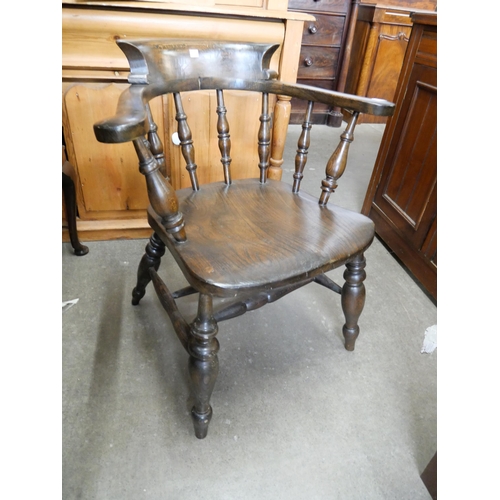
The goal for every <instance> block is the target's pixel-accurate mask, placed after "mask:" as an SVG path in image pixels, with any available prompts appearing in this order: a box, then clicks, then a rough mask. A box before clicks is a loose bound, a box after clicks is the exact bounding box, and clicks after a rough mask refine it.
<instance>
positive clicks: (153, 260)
mask: <svg viewBox="0 0 500 500" xmlns="http://www.w3.org/2000/svg"><path fill="white" fill-rule="evenodd" d="M164 254H165V243H163V241H161V239H160V238H159V236H158V235H157V234H156V233H153V235H152V236H151V238H150V239H149V243H148V244H147V245H146V253H145V254H144V255H143V256H142V259H141V262H140V263H139V268H138V269H137V285H136V286H135V288H134V289H133V290H132V305H134V306H136V305H137V304H139V301H140V300H141V299H142V297H144V294H145V293H146V287H147V286H148V283H149V282H150V281H151V276H150V275H149V268H150V267H154V268H155V270H156V271H157V270H158V268H159V267H160V262H161V258H162V257H163V255H164Z"/></svg>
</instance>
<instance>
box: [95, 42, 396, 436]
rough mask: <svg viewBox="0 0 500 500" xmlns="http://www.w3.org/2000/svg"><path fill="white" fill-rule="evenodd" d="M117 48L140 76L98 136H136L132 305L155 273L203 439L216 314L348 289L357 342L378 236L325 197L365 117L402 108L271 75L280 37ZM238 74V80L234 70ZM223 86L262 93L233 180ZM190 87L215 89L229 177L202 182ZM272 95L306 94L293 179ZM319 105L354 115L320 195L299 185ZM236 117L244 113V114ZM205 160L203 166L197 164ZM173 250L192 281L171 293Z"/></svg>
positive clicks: (349, 329) (350, 335)
mask: <svg viewBox="0 0 500 500" xmlns="http://www.w3.org/2000/svg"><path fill="white" fill-rule="evenodd" d="M118 43H119V45H120V46H121V47H122V48H124V49H125V50H124V51H125V53H126V54H127V56H128V57H129V59H130V62H131V64H130V65H131V68H132V71H131V81H132V82H134V83H133V84H132V85H131V87H130V88H129V89H127V90H125V91H124V93H123V94H122V96H121V97H120V100H119V104H118V109H117V113H116V115H115V116H114V117H113V118H110V119H108V120H105V121H103V122H99V123H97V124H95V126H94V131H95V134H96V137H97V138H98V139H99V140H100V141H101V142H108V143H114V142H127V141H132V142H133V144H134V146H135V150H136V153H137V156H138V158H139V170H140V172H141V173H142V174H143V175H144V176H145V177H146V185H147V191H148V197H149V200H150V206H149V208H148V221H149V224H150V226H151V228H152V229H153V231H154V233H153V235H152V237H151V239H150V241H149V243H148V244H147V246H146V252H145V254H144V256H143V258H142V260H141V262H140V264H139V269H138V273H137V285H136V287H135V288H134V290H133V292H132V304H134V305H137V304H138V303H139V302H140V300H141V298H142V297H143V296H144V293H145V290H146V287H147V285H148V284H149V282H150V281H151V280H152V281H153V285H154V288H155V291H156V293H157V295H158V298H159V300H160V303H161V304H162V306H163V308H164V309H165V310H166V312H167V314H168V316H169V318H170V320H171V323H172V326H173V328H174V331H175V332H176V334H177V336H178V338H179V340H180V342H181V344H182V346H183V347H184V348H185V350H186V351H187V353H188V354H189V361H188V369H189V377H190V384H191V398H192V402H193V406H192V410H191V417H192V420H193V425H194V429H195V435H196V437H198V438H200V439H202V438H204V437H205V436H206V435H207V432H208V425H209V422H210V420H211V418H212V407H211V405H210V396H211V394H212V391H213V388H214V385H215V381H216V378H217V373H218V367H219V362H218V358H217V352H218V350H219V343H218V341H217V339H216V335H217V332H218V323H219V322H220V321H223V320H226V319H229V318H234V317H236V316H239V315H241V314H244V313H246V312H247V311H251V310H254V309H258V308H260V307H263V306H264V305H266V304H268V303H270V302H274V301H275V300H278V299H280V298H281V297H283V296H285V295H287V294H288V293H291V292H293V291H294V290H296V289H298V288H300V287H302V286H304V285H306V284H308V283H311V282H316V283H318V284H320V285H322V286H324V287H326V288H327V289H329V290H331V291H333V292H335V293H338V294H340V295H341V306H342V310H343V312H344V316H345V324H344V326H343V328H342V333H343V336H344V339H345V348H346V349H347V350H353V349H354V346H355V341H356V338H357V337H358V335H359V325H358V321H359V317H360V314H361V312H362V310H363V306H364V302H365V287H364V284H363V282H364V280H365V277H366V273H365V271H364V268H365V264H366V261H365V257H364V252H365V251H366V250H367V249H368V247H369V246H370V244H371V242H372V240H373V238H374V234H375V232H374V224H373V222H372V221H371V220H370V219H369V218H367V217H365V216H364V215H361V214H359V213H355V212H352V211H350V210H346V209H344V208H341V207H338V206H335V205H334V204H331V203H330V204H328V201H329V198H330V197H331V195H332V194H333V193H334V191H335V189H336V188H337V184H338V180H339V179H340V177H341V176H342V174H343V173H344V170H345V168H346V164H347V157H348V151H349V145H350V143H351V142H352V141H353V139H354V128H355V125H356V121H357V117H358V115H359V114H360V113H362V112H371V113H375V114H380V115H390V114H391V113H392V111H393V108H394V106H393V104H392V103H390V102H387V101H384V100H377V99H367V98H363V97H357V96H351V95H347V94H343V93H339V92H333V91H327V90H324V89H317V88H314V87H310V86H304V85H295V84H288V83H284V82H280V81H277V80H275V79H274V78H275V77H276V75H275V73H273V72H272V71H270V70H269V62H270V60H271V57H272V54H273V52H274V51H275V50H276V48H277V47H276V45H272V44H245V43H240V44H235V43H231V44H221V43H217V42H208V41H207V42H202V43H200V42H193V41H186V42H181V43H180V42H178V41H175V42H172V41H168V40H160V41H147V42H134V41H129V42H121V41H120V42H118ZM193 56H194V57H193ZM191 58H193V61H191V60H190V59H191ZM216 64H217V65H218V66H217V67H214V65H216ZM233 72H235V73H236V74H237V78H232V77H231V74H232V73H233ZM226 89H231V90H242V91H248V90H251V91H259V92H260V93H261V94H262V100H261V114H260V118H259V121H260V125H259V128H258V133H256V134H255V137H248V138H247V139H248V141H247V142H250V143H251V142H253V148H254V149H255V150H257V152H258V161H257V162H256V164H255V176H256V178H253V179H236V180H234V179H232V178H231V176H230V170H229V163H231V168H233V167H236V168H237V167H238V165H237V162H233V161H231V158H230V151H231V148H232V146H233V144H232V142H233V141H232V139H231V134H230V127H231V123H230V120H229V119H228V115H229V113H228V112H227V110H226V103H225V101H224V92H225V90H226ZM194 90H200V91H202V92H204V91H206V90H215V91H216V94H217V103H218V105H217V108H216V109H215V110H214V122H215V123H216V127H217V133H218V139H219V141H218V144H219V152H220V162H219V165H218V167H219V168H220V169H221V170H223V171H224V178H225V180H224V181H221V182H214V183H210V184H207V185H200V184H199V183H198V181H197V170H198V165H197V163H196V161H197V160H196V159H195V158H196V154H195V145H194V141H193V136H192V134H191V129H190V126H189V124H188V120H189V118H188V116H187V114H186V113H185V111H184V106H183V96H182V94H183V93H184V92H186V91H189V92H192V91H194ZM164 93H172V94H173V95H174V101H175V107H176V120H177V122H178V134H179V139H180V142H181V147H182V152H183V156H184V158H185V163H186V169H187V170H188V172H189V174H190V178H191V187H187V188H184V189H180V190H177V191H174V190H173V188H172V185H171V184H170V180H169V178H168V176H167V177H166V176H165V175H163V174H162V172H161V166H162V156H161V155H162V152H163V148H162V147H161V146H160V145H159V144H156V141H157V139H158V138H157V137H156V136H155V135H154V134H153V135H151V132H150V131H151V130H153V131H154V130H155V124H154V122H153V120H152V117H151V114H150V113H148V102H149V101H150V100H151V99H153V98H155V97H157V96H159V95H162V94H164ZM273 94H275V95H280V96H282V97H283V96H289V97H297V98H301V99H305V100H306V101H307V112H306V115H305V117H304V122H303V132H302V134H301V137H300V138H299V141H298V145H297V154H296V159H295V166H296V168H295V173H294V176H293V179H292V181H293V186H292V185H289V184H287V183H285V182H281V181H277V180H274V179H269V178H268V175H267V174H268V171H269V169H270V168H271V165H272V163H271V160H270V156H271V112H270V104H269V103H270V96H271V95H273ZM315 102H320V103H327V104H330V105H338V106H343V107H348V108H349V109H352V111H353V115H352V118H351V119H350V121H349V123H348V124H347V127H346V130H345V131H344V133H343V134H342V135H341V137H340V142H339V145H338V146H337V148H336V149H334V148H333V147H332V149H334V150H333V153H332V155H331V157H330V159H329V161H328V162H327V165H326V168H325V179H324V180H323V182H322V184H321V186H318V195H319V197H313V196H311V195H309V194H307V193H304V192H302V191H300V181H301V179H302V177H303V171H304V167H305V165H306V163H307V154H308V150H309V146H310V140H309V138H310V134H311V122H310V120H311V115H312V112H313V109H314V103H315ZM239 119H240V120H243V121H246V119H247V118H246V116H244V115H241V116H239ZM146 137H148V139H146ZM150 137H151V139H150ZM150 140H151V141H153V142H155V144H154V145H153V144H152V143H150ZM235 147H238V145H235ZM206 166H207V165H203V164H202V163H201V162H200V167H199V169H200V170H201V169H202V168H203V167H206ZM273 167H275V165H273ZM165 249H168V250H169V252H170V253H171V255H172V256H173V257H174V259H175V261H176V262H177V264H178V265H179V267H180V269H181V271H182V272H183V274H184V276H185V278H186V280H187V282H188V284H189V286H187V287H184V288H182V289H181V290H178V291H175V292H171V291H170V290H169V288H168V287H167V285H166V284H165V283H164V282H163V281H162V280H161V279H160V277H159V275H158V273H157V271H158V269H159V266H160V262H161V257H162V255H163V254H164V252H165ZM342 265H345V266H346V270H345V273H344V279H345V283H344V284H343V286H340V285H338V284H337V283H334V282H333V281H332V280H330V279H329V278H328V277H327V276H325V274H324V273H325V272H328V271H330V270H332V269H335V268H337V267H339V266H342ZM193 293H198V294H199V297H198V313H197V315H196V317H195V318H194V320H193V321H191V322H188V321H186V320H185V319H184V318H183V317H182V315H181V314H180V312H179V309H178V307H177V304H176V300H177V299H179V298H181V297H184V296H186V295H191V294H193ZM214 297H219V298H223V299H224V301H223V302H224V306H223V307H222V309H219V310H218V311H215V310H214V306H213V299H214Z"/></svg>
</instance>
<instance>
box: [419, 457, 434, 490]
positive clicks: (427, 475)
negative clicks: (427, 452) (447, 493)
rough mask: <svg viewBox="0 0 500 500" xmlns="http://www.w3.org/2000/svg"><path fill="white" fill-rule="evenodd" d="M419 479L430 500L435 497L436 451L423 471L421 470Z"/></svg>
mask: <svg viewBox="0 0 500 500" xmlns="http://www.w3.org/2000/svg"><path fill="white" fill-rule="evenodd" d="M420 479H422V482H423V483H424V485H425V487H426V488H427V491H428V492H429V495H430V496H431V497H432V500H436V499H437V451H436V453H434V456H433V457H432V458H431V460H430V462H429V463H428V464H427V467H426V468H425V470H424V472H422V474H421V476H420Z"/></svg>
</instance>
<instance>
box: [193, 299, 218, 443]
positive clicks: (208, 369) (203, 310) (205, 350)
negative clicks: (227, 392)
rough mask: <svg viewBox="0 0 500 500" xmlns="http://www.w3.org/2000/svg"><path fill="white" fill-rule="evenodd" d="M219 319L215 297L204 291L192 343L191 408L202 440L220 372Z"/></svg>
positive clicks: (199, 437)
mask: <svg viewBox="0 0 500 500" xmlns="http://www.w3.org/2000/svg"><path fill="white" fill-rule="evenodd" d="M217 331H218V327H217V322H216V321H215V319H214V317H213V309H212V297H211V296H210V295H206V294H200V298H199V303H198V315H197V317H196V319H195V320H194V321H193V323H192V324H191V338H190V343H189V347H188V350H189V354H190V356H189V363H188V369H189V377H190V382H191V397H192V399H193V401H194V405H193V407H192V409H191V418H192V420H193V425H194V432H195V435H196V437H197V438H198V439H203V438H205V437H206V435H207V432H208V424H209V423H210V420H211V418H212V407H211V406H210V396H211V395H212V391H213V389H214V386H215V381H216V379H217V375H218V372H219V360H218V357H217V352H218V351H219V342H218V341H217V339H216V338H215V336H216V335H217Z"/></svg>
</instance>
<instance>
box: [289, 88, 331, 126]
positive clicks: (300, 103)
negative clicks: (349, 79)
mask: <svg viewBox="0 0 500 500" xmlns="http://www.w3.org/2000/svg"><path fill="white" fill-rule="evenodd" d="M297 83H300V84H301V85H311V86H314V87H319V88H322V89H327V90H335V80H298V82H297ZM291 104H292V114H294V115H295V116H297V117H298V120H299V122H300V123H301V122H302V120H303V119H304V113H305V111H306V108H307V101H304V100H302V99H292V101H291ZM328 110H329V106H328V105H327V104H323V103H320V102H316V103H314V108H313V113H315V114H318V113H320V114H325V113H327V112H328ZM313 123H314V120H313Z"/></svg>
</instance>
